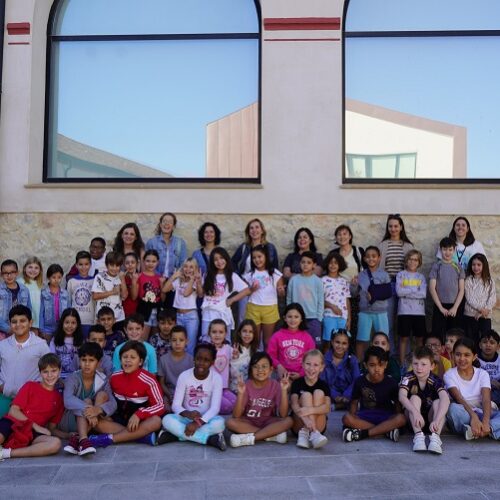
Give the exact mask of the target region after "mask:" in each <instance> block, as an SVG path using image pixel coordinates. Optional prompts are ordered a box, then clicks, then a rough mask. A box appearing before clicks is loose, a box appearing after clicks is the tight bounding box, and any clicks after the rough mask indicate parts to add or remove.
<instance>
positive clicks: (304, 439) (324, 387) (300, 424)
mask: <svg viewBox="0 0 500 500" xmlns="http://www.w3.org/2000/svg"><path fill="white" fill-rule="evenodd" d="M302 366H303V368H304V376H303V377H300V378H298V379H296V380H294V381H293V383H292V389H291V391H290V393H291V406H292V410H293V430H294V432H296V433H297V434H298V439H297V446H298V447H299V448H309V447H310V446H312V447H313V448H321V447H323V446H325V444H326V443H328V438H327V437H326V436H325V435H324V434H323V433H324V432H325V430H326V421H327V417H326V416H327V415H328V413H330V405H331V400H330V388H329V387H328V384H327V383H326V382H325V381H324V380H319V376H320V374H321V372H322V371H323V370H324V369H325V360H324V358H323V353H322V352H321V351H320V350H318V349H313V350H311V351H309V352H307V353H306V354H305V355H304V358H303V359H302Z"/></svg>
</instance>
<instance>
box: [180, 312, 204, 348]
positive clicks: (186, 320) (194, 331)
mask: <svg viewBox="0 0 500 500" xmlns="http://www.w3.org/2000/svg"><path fill="white" fill-rule="evenodd" d="M177 324H178V325H182V326H183V327H184V328H185V329H186V332H187V337H188V345H187V352H188V353H189V354H191V356H192V355H193V354H194V348H195V347H196V342H197V340H198V328H199V326H200V319H199V318H198V311H197V310H196V309H193V310H192V311H190V312H187V313H177Z"/></svg>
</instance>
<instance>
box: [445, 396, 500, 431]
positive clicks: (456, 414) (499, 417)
mask: <svg viewBox="0 0 500 500" xmlns="http://www.w3.org/2000/svg"><path fill="white" fill-rule="evenodd" d="M474 411H475V413H476V414H477V416H478V417H479V418H482V416H483V412H482V410H481V409H479V408H476V409H475V410H474ZM446 421H447V422H448V426H449V427H450V428H451V430H452V431H453V432H455V433H457V434H463V433H464V425H470V415H469V414H468V413H467V412H466V411H465V408H464V407H463V405H459V404H457V403H451V404H450V409H449V410H448V413H447V414H446ZM490 427H491V430H492V433H493V438H494V439H497V440H500V411H493V410H492V411H491V417H490Z"/></svg>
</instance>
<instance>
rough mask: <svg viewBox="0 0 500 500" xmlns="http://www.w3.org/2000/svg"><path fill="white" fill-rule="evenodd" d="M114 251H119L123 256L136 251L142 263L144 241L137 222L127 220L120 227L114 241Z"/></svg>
mask: <svg viewBox="0 0 500 500" xmlns="http://www.w3.org/2000/svg"><path fill="white" fill-rule="evenodd" d="M113 252H118V253H119V254H121V255H123V256H125V255H127V254H128V253H131V252H132V253H135V255H137V258H138V260H139V265H140V263H141V262H142V258H143V257H144V241H143V240H142V237H141V232H140V231H139V228H138V227H137V224H136V223H135V222H127V223H126V224H124V225H123V226H122V227H121V228H120V230H119V231H118V233H117V234H116V238H115V242H114V243H113Z"/></svg>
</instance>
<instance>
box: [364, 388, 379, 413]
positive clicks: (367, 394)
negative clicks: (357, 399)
mask: <svg viewBox="0 0 500 500" xmlns="http://www.w3.org/2000/svg"><path fill="white" fill-rule="evenodd" d="M361 397H362V401H363V408H366V409H371V408H376V407H377V395H376V394H375V391H374V390H373V389H371V388H370V387H363V388H362V389H361Z"/></svg>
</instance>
